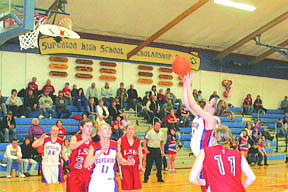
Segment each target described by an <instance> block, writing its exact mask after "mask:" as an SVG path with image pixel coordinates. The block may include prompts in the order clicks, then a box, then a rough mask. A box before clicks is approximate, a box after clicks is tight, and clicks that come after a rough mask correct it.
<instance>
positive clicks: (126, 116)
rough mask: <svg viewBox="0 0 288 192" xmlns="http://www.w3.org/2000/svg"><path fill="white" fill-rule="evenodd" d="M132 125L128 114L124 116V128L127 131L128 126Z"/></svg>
mask: <svg viewBox="0 0 288 192" xmlns="http://www.w3.org/2000/svg"><path fill="white" fill-rule="evenodd" d="M129 123H131V121H130V120H129V115H128V114H126V115H124V119H123V120H122V124H123V127H124V128H125V129H126V126H127V125H128V124H129Z"/></svg>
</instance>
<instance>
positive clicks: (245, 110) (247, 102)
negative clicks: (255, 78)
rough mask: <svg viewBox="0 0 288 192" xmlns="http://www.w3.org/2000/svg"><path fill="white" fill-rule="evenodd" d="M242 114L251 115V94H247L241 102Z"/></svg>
mask: <svg viewBox="0 0 288 192" xmlns="http://www.w3.org/2000/svg"><path fill="white" fill-rule="evenodd" d="M243 113H244V114H245V115H251V114H252V113H253V106H252V98H251V94H247V96H246V98H245V99H244V102H243Z"/></svg>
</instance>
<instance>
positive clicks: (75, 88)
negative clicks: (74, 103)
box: [71, 84, 78, 99]
mask: <svg viewBox="0 0 288 192" xmlns="http://www.w3.org/2000/svg"><path fill="white" fill-rule="evenodd" d="M77 95H78V89H77V85H76V84H74V85H73V89H72V91H71V96H72V98H74V99H75V97H76V96H77Z"/></svg>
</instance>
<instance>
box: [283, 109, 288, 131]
mask: <svg viewBox="0 0 288 192" xmlns="http://www.w3.org/2000/svg"><path fill="white" fill-rule="evenodd" d="M283 125H284V128H285V129H287V127H288V126H287V125H288V112H286V113H285V115H284V117H283Z"/></svg>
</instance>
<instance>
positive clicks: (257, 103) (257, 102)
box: [253, 95, 267, 113]
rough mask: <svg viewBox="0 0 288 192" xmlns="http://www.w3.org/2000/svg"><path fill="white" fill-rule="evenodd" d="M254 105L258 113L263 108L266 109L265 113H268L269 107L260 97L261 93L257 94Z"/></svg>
mask: <svg viewBox="0 0 288 192" xmlns="http://www.w3.org/2000/svg"><path fill="white" fill-rule="evenodd" d="M253 107H254V109H255V110H256V113H258V111H262V110H263V111H264V113H267V109H265V108H264V107H263V104H262V100H261V99H260V95H257V98H256V99H255V101H254V104H253Z"/></svg>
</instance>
